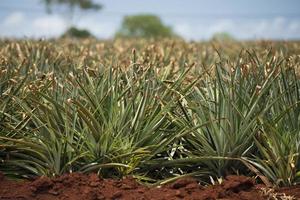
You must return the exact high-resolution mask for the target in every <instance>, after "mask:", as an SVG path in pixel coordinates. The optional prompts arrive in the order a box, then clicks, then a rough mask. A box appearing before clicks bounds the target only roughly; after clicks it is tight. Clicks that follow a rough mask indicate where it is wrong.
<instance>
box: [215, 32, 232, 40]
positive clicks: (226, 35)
mask: <svg viewBox="0 0 300 200" xmlns="http://www.w3.org/2000/svg"><path fill="white" fill-rule="evenodd" d="M211 40H212V41H217V42H232V41H234V40H235V38H234V37H233V36H232V35H231V34H229V33H227V32H219V33H215V34H214V35H213V36H212V38H211Z"/></svg>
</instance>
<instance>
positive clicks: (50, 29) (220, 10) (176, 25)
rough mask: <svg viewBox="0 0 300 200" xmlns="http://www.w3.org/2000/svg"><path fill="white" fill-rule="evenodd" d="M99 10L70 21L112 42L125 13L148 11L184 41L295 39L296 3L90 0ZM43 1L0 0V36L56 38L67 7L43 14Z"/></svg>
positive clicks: (299, 26)
mask: <svg viewBox="0 0 300 200" xmlns="http://www.w3.org/2000/svg"><path fill="white" fill-rule="evenodd" d="M95 1H96V2H99V3H101V4H102V5H103V6H104V8H103V9H102V10H100V11H97V12H76V15H75V17H74V20H73V23H74V24H75V25H76V26H78V27H80V28H85V29H88V30H90V31H91V32H92V33H93V34H94V35H96V36H97V37H98V38H104V39H105V38H111V37H113V35H114V33H115V32H116V30H117V29H118V28H119V27H120V24H121V22H122V18H123V17H124V16H125V15H134V14H140V13H151V14H155V15H158V16H160V17H161V19H162V21H163V22H164V23H165V24H167V25H169V26H171V27H172V28H173V30H174V31H175V32H176V33H177V34H179V35H181V36H182V37H184V38H185V39H187V40H202V39H209V38H211V37H212V35H213V34H214V33H217V32H228V33H230V34H232V35H233V36H234V37H236V38H238V39H285V40H288V39H300V1H299V0H252V1H250V0H249V1H246V0H207V1H204V0H95ZM41 2H42V0H0V37H35V38H40V37H57V36H59V35H61V34H62V33H63V32H64V31H65V30H66V28H67V27H68V25H69V24H70V20H69V17H68V12H67V9H66V8H57V9H54V10H55V11H54V12H53V13H52V14H47V13H46V12H45V6H44V5H43V4H42V3H41Z"/></svg>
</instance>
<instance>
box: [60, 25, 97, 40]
mask: <svg viewBox="0 0 300 200" xmlns="http://www.w3.org/2000/svg"><path fill="white" fill-rule="evenodd" d="M61 37H62V38H68V37H70V38H92V37H94V36H93V35H92V34H91V33H90V32H89V31H88V30H85V29H78V28H76V27H70V28H69V29H68V30H67V31H66V32H65V33H64V34H63V35H62V36H61Z"/></svg>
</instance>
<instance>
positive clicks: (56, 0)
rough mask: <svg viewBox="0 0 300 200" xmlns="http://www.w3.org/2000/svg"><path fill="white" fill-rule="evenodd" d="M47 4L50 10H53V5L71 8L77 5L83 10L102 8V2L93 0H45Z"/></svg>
mask: <svg viewBox="0 0 300 200" xmlns="http://www.w3.org/2000/svg"><path fill="white" fill-rule="evenodd" d="M44 2H45V3H46V5H47V8H48V11H51V7H52V6H53V5H66V6H68V7H69V8H70V9H71V10H74V9H75V8H76V7H78V8H80V9H81V10H100V9H101V8H102V5H101V4H98V3H95V2H94V1H93V0H44Z"/></svg>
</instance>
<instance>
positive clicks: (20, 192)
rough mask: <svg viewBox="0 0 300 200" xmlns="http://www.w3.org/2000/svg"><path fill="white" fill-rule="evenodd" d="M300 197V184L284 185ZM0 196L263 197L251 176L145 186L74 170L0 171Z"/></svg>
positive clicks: (48, 199) (41, 199)
mask: <svg viewBox="0 0 300 200" xmlns="http://www.w3.org/2000/svg"><path fill="white" fill-rule="evenodd" d="M281 190H282V191H279V192H285V193H286V194H287V195H294V197H296V198H295V199H300V186H297V187H292V188H282V189H281ZM0 199H6V200H8V199H16V200H17V199H18V200H21V199H38V200H54V199H55V200H57V199H61V200H63V199H64V200H67V199H71V200H97V199H125V200H128V199H139V200H142V199H144V200H146V199H155V200H156V199H161V200H162V199H165V200H172V199H186V200H192V199H195V200H196V199H199V200H213V199H220V200H221V199H222V200H225V199H226V200H229V199H230V200H237V199H243V200H253V199H254V200H263V199H266V197H263V195H262V192H261V189H260V188H259V186H257V185H255V184H254V181H253V180H252V179H250V178H247V177H243V176H228V177H227V178H226V180H225V181H224V182H223V183H222V184H221V185H216V186H209V187H203V186H200V185H199V184H198V182H197V181H196V180H195V179H192V178H188V179H180V180H177V181H175V182H173V183H171V184H168V185H164V186H162V187H160V188H158V187H151V188H149V187H146V186H143V185H140V184H138V183H137V182H136V181H135V180H134V179H133V178H130V177H128V178H124V179H122V180H112V179H101V178H99V177H98V176H97V175H96V174H90V175H83V174H79V173H73V174H68V175H63V176H60V177H57V178H53V179H50V178H47V177H39V178H37V179H36V180H33V181H19V182H17V181H11V180H7V179H5V178H4V176H3V175H1V173H0Z"/></svg>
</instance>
